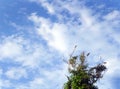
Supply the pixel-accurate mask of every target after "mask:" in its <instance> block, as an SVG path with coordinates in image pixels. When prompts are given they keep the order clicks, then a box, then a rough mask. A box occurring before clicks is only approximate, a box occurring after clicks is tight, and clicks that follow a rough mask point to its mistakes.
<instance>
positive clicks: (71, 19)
mask: <svg viewBox="0 0 120 89" xmlns="http://www.w3.org/2000/svg"><path fill="white" fill-rule="evenodd" d="M75 45H77V49H76V53H75V54H79V53H81V52H82V51H85V52H86V53H87V52H90V53H91V54H90V56H89V57H88V62H89V63H90V64H91V65H92V64H98V63H99V62H102V61H106V62H107V64H106V66H107V68H108V70H107V71H106V72H105V75H104V78H103V79H102V80H100V81H98V84H97V85H98V87H99V88H100V89H118V88H119V87H120V66H119V64H120V1H119V0H7V1H6V0H0V89H62V87H63V84H64V83H65V81H67V78H66V76H65V75H67V64H66V63H65V62H63V59H66V60H67V58H69V55H70V53H71V52H72V50H73V48H74V46H75ZM100 58H101V59H100Z"/></svg>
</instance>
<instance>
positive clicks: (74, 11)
mask: <svg viewBox="0 0 120 89" xmlns="http://www.w3.org/2000/svg"><path fill="white" fill-rule="evenodd" d="M58 2H59V3H58ZM48 3H49V2H48ZM55 3H56V5H53V7H52V8H54V10H55V12H56V13H54V15H56V16H57V17H58V21H57V22H53V21H50V19H46V18H43V17H40V16H38V15H37V14H32V15H30V17H29V18H30V20H31V21H33V22H34V23H35V29H36V31H37V32H38V34H39V35H40V37H42V38H43V39H44V40H45V41H46V42H47V44H48V45H49V46H50V47H53V48H55V49H56V50H58V51H59V52H63V54H66V53H67V54H68V53H69V51H72V49H71V48H73V47H74V45H78V49H80V51H83V50H85V51H90V52H92V53H94V54H95V56H96V55H97V56H102V58H104V59H105V61H107V62H108V64H107V67H108V71H107V73H106V76H108V77H107V78H106V79H105V81H104V82H107V83H108V84H107V85H106V87H105V85H104V88H103V89H106V88H110V87H112V85H111V83H110V82H109V79H111V77H110V76H119V72H117V73H114V72H115V71H116V70H117V71H120V68H119V67H118V66H116V65H119V64H118V63H119V60H118V59H116V57H117V56H118V55H119V50H118V47H119V45H120V40H119V38H120V35H119V31H118V30H119V28H120V27H119V23H120V19H119V13H120V12H119V11H116V10H115V11H112V12H110V13H108V14H107V15H103V16H101V14H100V13H97V14H95V13H94V14H93V10H91V9H89V8H87V7H85V6H84V5H81V2H80V3H79V2H78V1H77V0H75V1H72V2H67V1H56V2H55ZM58 6H60V7H59V9H58ZM56 8H57V9H56ZM64 10H67V11H68V13H69V14H70V17H67V16H63V15H62V13H61V12H62V11H64ZM76 16H78V17H77V20H78V21H79V22H80V24H78V22H77V21H75V22H74V21H73V20H72V19H76ZM99 17H101V18H103V20H100V19H99ZM61 19H63V20H61ZM66 19H67V21H66V23H65V21H64V20H66ZM93 61H96V59H93ZM98 61H99V60H98ZM111 66H113V67H111ZM114 66H116V67H114ZM116 74H117V75H116Z"/></svg>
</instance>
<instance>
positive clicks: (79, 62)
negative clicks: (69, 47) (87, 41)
mask: <svg viewBox="0 0 120 89" xmlns="http://www.w3.org/2000/svg"><path fill="white" fill-rule="evenodd" d="M73 52H74V51H73ZM89 54H90V53H88V54H85V53H84V52H83V53H81V54H80V55H78V56H70V59H69V61H68V65H69V67H68V71H69V73H70V76H67V79H68V81H67V82H66V83H65V84H64V89H98V87H97V86H95V83H96V82H97V81H98V80H99V79H100V78H102V77H103V73H104V71H105V70H106V66H105V65H104V64H105V62H103V63H100V64H98V65H96V66H94V67H91V68H89V67H88V64H87V62H86V57H87V56H89Z"/></svg>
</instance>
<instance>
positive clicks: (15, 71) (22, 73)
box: [5, 68, 27, 80]
mask: <svg viewBox="0 0 120 89" xmlns="http://www.w3.org/2000/svg"><path fill="white" fill-rule="evenodd" d="M5 75H6V76H7V77H8V78H10V79H15V80H17V79H20V78H22V77H23V78H26V77H27V72H26V70H25V69H23V68H10V69H9V70H8V71H6V73H5Z"/></svg>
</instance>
